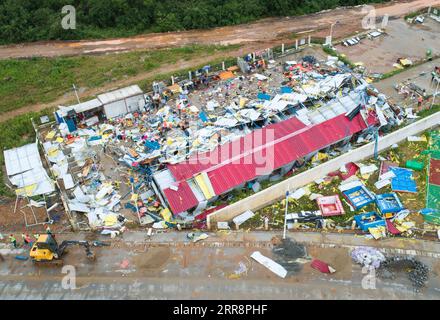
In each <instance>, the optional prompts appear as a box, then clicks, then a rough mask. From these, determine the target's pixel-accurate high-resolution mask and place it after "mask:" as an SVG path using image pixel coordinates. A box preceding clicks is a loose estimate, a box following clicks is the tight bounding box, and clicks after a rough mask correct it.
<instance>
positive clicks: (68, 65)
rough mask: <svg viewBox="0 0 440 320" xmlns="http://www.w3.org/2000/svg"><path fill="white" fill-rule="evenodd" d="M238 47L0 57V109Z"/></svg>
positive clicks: (95, 85)
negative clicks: (91, 54)
mask: <svg viewBox="0 0 440 320" xmlns="http://www.w3.org/2000/svg"><path fill="white" fill-rule="evenodd" d="M238 47H239V46H238V45H232V46H187V47H181V48H171V49H163V50H154V51H138V52H129V53H119V54H109V55H100V56H81V57H61V58H32V59H10V60H1V61H0V113H4V112H7V111H11V110H14V109H18V108H22V107H25V106H27V105H32V104H36V103H49V102H52V101H54V100H56V99H57V98H59V97H62V96H63V95H65V94H66V93H72V84H75V85H76V86H77V88H88V89H90V88H98V87H101V86H103V85H104V84H107V83H110V82H114V81H117V80H121V79H123V78H126V77H133V76H136V75H138V74H140V73H142V72H148V71H153V70H155V69H157V68H159V67H161V66H164V65H172V64H175V63H177V62H178V61H181V60H190V59H192V58H195V57H197V56H199V55H201V54H203V55H208V56H209V55H213V54H215V53H218V52H225V54H226V53H227V52H228V51H232V50H234V49H237V48H238ZM143 89H145V88H143Z"/></svg>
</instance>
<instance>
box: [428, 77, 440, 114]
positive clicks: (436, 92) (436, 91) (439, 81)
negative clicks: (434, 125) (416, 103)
mask: <svg viewBox="0 0 440 320" xmlns="http://www.w3.org/2000/svg"><path fill="white" fill-rule="evenodd" d="M435 79H436V80H437V86H436V87H435V92H434V94H433V95H432V102H431V108H430V109H432V107H433V106H434V102H435V98H436V97H437V94H438V86H439V84H440V78H438V79H437V78H435Z"/></svg>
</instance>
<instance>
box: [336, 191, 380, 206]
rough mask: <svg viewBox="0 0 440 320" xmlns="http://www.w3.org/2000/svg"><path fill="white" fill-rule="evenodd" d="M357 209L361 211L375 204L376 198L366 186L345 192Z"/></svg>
mask: <svg viewBox="0 0 440 320" xmlns="http://www.w3.org/2000/svg"><path fill="white" fill-rule="evenodd" d="M343 194H344V196H345V197H346V198H347V200H348V201H349V202H350V203H351V204H352V205H353V207H354V208H355V209H360V208H362V207H365V206H366V205H368V204H370V203H373V202H374V196H373V194H371V192H370V191H369V190H368V189H367V188H366V187H365V186H358V187H354V188H352V189H348V190H346V191H344V192H343Z"/></svg>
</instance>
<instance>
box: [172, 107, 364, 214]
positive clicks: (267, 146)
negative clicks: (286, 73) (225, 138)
mask: <svg viewBox="0 0 440 320" xmlns="http://www.w3.org/2000/svg"><path fill="white" fill-rule="evenodd" d="M365 128H366V125H365V122H364V121H363V119H362V117H361V115H360V114H358V115H356V116H355V117H354V118H353V120H351V121H350V120H349V118H347V117H346V116H345V115H343V114H342V115H339V116H337V117H335V118H333V119H331V120H328V121H325V122H322V123H320V124H317V125H314V126H311V127H306V126H305V125H304V124H303V123H302V122H301V121H299V120H298V119H297V118H291V119H289V120H286V121H283V122H280V123H276V124H271V125H269V126H267V127H265V128H263V129H261V130H256V131H253V132H252V133H250V134H249V135H248V136H251V137H252V138H253V139H252V140H249V137H248V138H247V140H246V137H243V138H241V139H239V140H237V141H235V142H234V143H235V146H237V144H238V146H239V148H237V147H236V148H234V147H233V144H234V143H228V144H224V145H222V146H220V147H217V148H216V149H214V150H213V151H212V152H208V153H205V154H204V155H203V156H202V159H207V158H208V157H211V156H212V157H214V158H215V157H219V156H220V155H222V154H225V152H226V150H228V148H229V151H230V153H229V154H228V155H229V157H227V158H226V159H223V161H220V163H219V162H216V163H212V164H207V163H200V162H197V158H193V159H192V160H188V161H185V162H182V163H179V164H175V165H169V166H168V168H169V169H170V171H171V172H172V173H173V175H174V177H175V178H176V179H177V180H179V179H181V180H187V179H190V178H192V177H193V176H194V175H195V174H199V173H200V172H202V171H205V172H207V174H208V177H209V179H210V181H211V184H212V187H213V189H214V192H215V193H216V194H217V195H220V194H223V193H225V192H227V191H229V190H231V189H233V188H234V187H236V186H238V185H240V184H242V183H244V182H247V181H250V180H253V179H255V178H257V177H258V176H260V175H265V174H268V173H270V172H272V171H273V170H275V169H278V168H280V167H282V166H284V165H286V164H289V163H292V162H293V161H295V160H298V159H300V158H302V157H304V156H306V155H308V154H311V153H313V152H316V151H318V150H321V149H323V148H325V147H327V146H330V145H332V144H334V143H336V142H338V141H340V140H342V139H344V138H346V137H349V136H351V135H353V134H355V133H357V132H360V131H362V130H363V129H365ZM270 129H273V130H274V131H273V135H274V138H273V139H271V138H270V135H268V132H267V130H270ZM258 131H260V133H258ZM254 135H258V136H259V137H261V139H257V138H256V137H254ZM247 141H249V142H251V144H249V143H245V142H247ZM179 190H180V187H179ZM179 190H178V191H172V190H171V192H174V193H179V194H180V191H179ZM185 192H186V191H185V189H183V190H182V194H181V195H180V198H181V199H182V201H183V202H184V203H182V204H181V203H179V205H178V206H177V205H175V206H176V207H177V208H178V210H181V211H185V210H188V209H190V208H192V207H194V206H196V205H197V202H196V201H194V199H193V198H195V197H194V195H192V196H193V197H188V201H186V195H185ZM171 195H172V196H173V200H171V201H174V202H176V200H175V198H176V195H175V194H171ZM183 199H185V200H183ZM173 212H176V211H175V209H173Z"/></svg>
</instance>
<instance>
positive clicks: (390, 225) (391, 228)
mask: <svg viewBox="0 0 440 320" xmlns="http://www.w3.org/2000/svg"><path fill="white" fill-rule="evenodd" d="M386 224H387V229H388V231H389V232H391V234H394V235H398V234H400V231H399V229H397V228H396V227H395V226H394V224H393V223H392V222H391V221H390V220H388V219H386Z"/></svg>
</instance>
